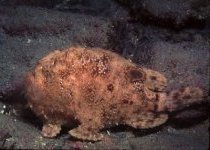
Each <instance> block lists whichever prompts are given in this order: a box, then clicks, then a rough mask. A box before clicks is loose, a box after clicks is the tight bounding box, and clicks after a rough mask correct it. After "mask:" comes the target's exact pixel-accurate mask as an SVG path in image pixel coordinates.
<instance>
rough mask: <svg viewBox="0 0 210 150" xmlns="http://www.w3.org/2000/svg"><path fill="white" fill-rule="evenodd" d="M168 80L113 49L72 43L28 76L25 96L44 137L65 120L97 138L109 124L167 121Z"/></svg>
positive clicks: (83, 135)
mask: <svg viewBox="0 0 210 150" xmlns="http://www.w3.org/2000/svg"><path fill="white" fill-rule="evenodd" d="M166 85H167V80H166V78H165V77H164V76H163V75H162V74H160V73H159V72H156V71H154V70H150V69H146V68H141V67H139V66H137V65H135V64H133V63H131V62H130V61H128V60H126V59H124V58H122V57H120V56H119V55H117V54H115V53H113V52H110V51H107V50H103V49H99V48H97V49H93V48H92V49H90V48H84V47H71V48H69V49H66V50H63V51H54V52H51V53H50V54H48V55H47V56H46V57H44V58H43V59H41V60H40V61H39V62H38V63H37V65H36V66H35V68H34V69H33V70H32V71H31V72H29V73H28V75H27V78H26V97H27V99H28V104H29V106H30V107H31V109H32V110H33V111H34V112H35V114H36V115H37V116H39V117H40V118H41V119H42V120H43V124H44V125H43V129H42V134H43V136H45V137H55V136H56V135H57V134H59V133H60V130H61V126H62V125H67V126H72V125H78V126H77V127H76V128H73V129H72V130H70V131H69V134H71V135H72V136H74V137H76V138H78V139H83V140H92V141H97V140H101V139H102V138H103V135H102V134H101V133H100V131H101V129H103V128H105V127H110V126H114V125H118V124H126V125H129V126H132V127H134V128H152V127H155V126H159V125H161V124H163V123H164V122H166V120H167V118H168V115H167V114H166V113H165V111H166V110H167V103H166V93H165V92H164V89H165V87H166ZM168 104H169V106H171V107H172V104H173V103H168ZM173 108H175V107H173Z"/></svg>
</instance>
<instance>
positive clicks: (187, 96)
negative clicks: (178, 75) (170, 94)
mask: <svg viewBox="0 0 210 150" xmlns="http://www.w3.org/2000/svg"><path fill="white" fill-rule="evenodd" d="M191 98H192V97H191V96H190V95H185V96H183V99H191Z"/></svg>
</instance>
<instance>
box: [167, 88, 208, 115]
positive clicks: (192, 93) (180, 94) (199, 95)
mask: <svg viewBox="0 0 210 150" xmlns="http://www.w3.org/2000/svg"><path fill="white" fill-rule="evenodd" d="M206 100H207V99H206V98H205V97H204V91H203V90H202V89H201V88H199V87H184V88H181V89H178V90H172V91H171V92H169V93H167V100H166V107H167V110H168V111H169V112H174V111H178V110H181V109H183V108H186V107H189V106H191V105H193V104H197V103H201V102H204V101H206Z"/></svg>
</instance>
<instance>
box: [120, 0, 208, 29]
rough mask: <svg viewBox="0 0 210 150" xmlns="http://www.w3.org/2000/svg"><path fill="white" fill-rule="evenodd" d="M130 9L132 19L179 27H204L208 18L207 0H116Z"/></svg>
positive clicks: (145, 22)
mask: <svg viewBox="0 0 210 150" xmlns="http://www.w3.org/2000/svg"><path fill="white" fill-rule="evenodd" d="M117 1H119V2H121V3H123V4H124V5H125V6H126V7H128V8H129V10H130V15H131V17H132V18H133V19H134V20H139V21H140V22H141V23H144V24H154V25H160V26H164V27H170V28H175V29H180V28H183V27H186V28H189V27H198V28H202V27H205V25H207V24H208V23H207V22H208V19H209V18H210V1H208V0H159V1H158V2H157V1H155V0H131V1H127V0H117Z"/></svg>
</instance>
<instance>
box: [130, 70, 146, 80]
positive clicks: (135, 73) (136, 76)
mask: <svg viewBox="0 0 210 150" xmlns="http://www.w3.org/2000/svg"><path fill="white" fill-rule="evenodd" d="M129 73H130V77H131V78H132V79H141V78H142V77H143V74H142V73H141V72H140V71H137V70H131V71H130V72H129Z"/></svg>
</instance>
